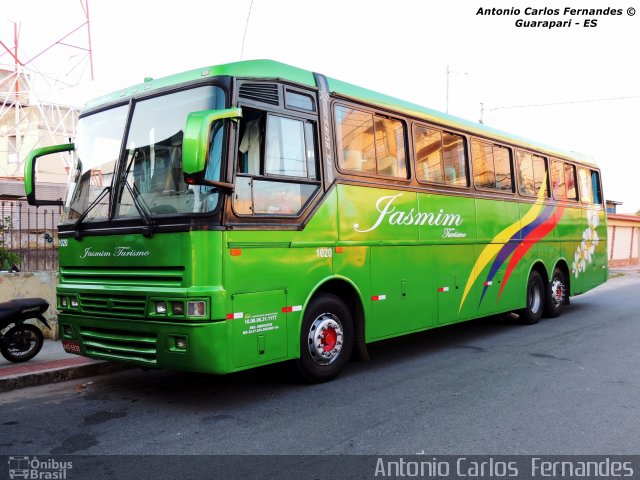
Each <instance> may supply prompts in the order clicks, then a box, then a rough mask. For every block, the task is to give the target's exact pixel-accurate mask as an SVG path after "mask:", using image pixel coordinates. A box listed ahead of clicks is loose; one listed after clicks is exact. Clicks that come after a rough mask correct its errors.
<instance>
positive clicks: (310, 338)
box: [297, 293, 353, 383]
mask: <svg viewBox="0 0 640 480" xmlns="http://www.w3.org/2000/svg"><path fill="white" fill-rule="evenodd" d="M352 350H353V319H352V318H351V313H350V312H349V309H348V308H347V307H346V305H345V304H344V302H343V301H342V300H341V299H340V298H338V297H337V296H335V295H332V294H330V293H321V294H319V295H317V296H316V297H315V298H313V299H312V300H311V302H309V305H308V306H307V309H306V311H305V313H304V318H303V320H302V328H301V330H300V358H299V359H298V361H297V366H298V370H299V372H300V374H301V375H302V377H303V378H304V379H305V380H306V381H308V382H310V383H320V382H326V381H328V380H331V379H333V378H335V377H337V376H338V374H339V373H340V371H341V370H342V369H343V368H344V366H345V365H346V363H347V362H348V361H349V357H350V356H351V351H352Z"/></svg>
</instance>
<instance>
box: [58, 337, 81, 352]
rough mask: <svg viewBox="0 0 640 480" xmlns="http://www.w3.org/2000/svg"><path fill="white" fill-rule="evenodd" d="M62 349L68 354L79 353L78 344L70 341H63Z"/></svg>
mask: <svg viewBox="0 0 640 480" xmlns="http://www.w3.org/2000/svg"><path fill="white" fill-rule="evenodd" d="M62 348H64V351H65V352H68V353H77V354H79V353H80V342H75V341H71V340H63V341H62Z"/></svg>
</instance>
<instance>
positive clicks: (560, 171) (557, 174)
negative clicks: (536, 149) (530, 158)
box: [551, 160, 567, 200]
mask: <svg viewBox="0 0 640 480" xmlns="http://www.w3.org/2000/svg"><path fill="white" fill-rule="evenodd" d="M551 185H552V190H553V198H555V199H556V200H566V199H567V187H566V185H565V182H564V163H563V162H560V161H558V160H552V161H551Z"/></svg>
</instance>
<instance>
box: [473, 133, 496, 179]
mask: <svg viewBox="0 0 640 480" xmlns="http://www.w3.org/2000/svg"><path fill="white" fill-rule="evenodd" d="M471 155H472V157H473V170H474V174H473V177H474V181H475V184H476V187H479V188H496V176H495V172H494V170H493V149H492V148H491V144H489V143H485V142H478V141H476V140H472V141H471Z"/></svg>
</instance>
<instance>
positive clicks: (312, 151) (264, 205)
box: [233, 110, 320, 216]
mask: <svg viewBox="0 0 640 480" xmlns="http://www.w3.org/2000/svg"><path fill="white" fill-rule="evenodd" d="M315 136H316V132H315V127H314V124H313V123H312V122H309V121H307V120H302V119H298V118H293V117H285V116H282V115H276V114H271V113H268V114H267V113H265V112H255V111H251V110H247V111H246V113H245V116H244V120H243V124H241V127H240V143H239V146H238V164H237V167H236V171H237V175H236V189H235V193H234V201H233V206H234V210H235V212H236V213H237V214H239V215H255V214H265V215H279V216H281V215H289V216H290V215H297V214H298V213H300V212H301V211H302V209H303V208H304V206H305V205H306V204H307V201H308V200H309V199H310V198H311V196H313V194H315V192H316V191H318V189H319V184H320V181H319V178H318V169H317V166H316V138H315Z"/></svg>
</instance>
